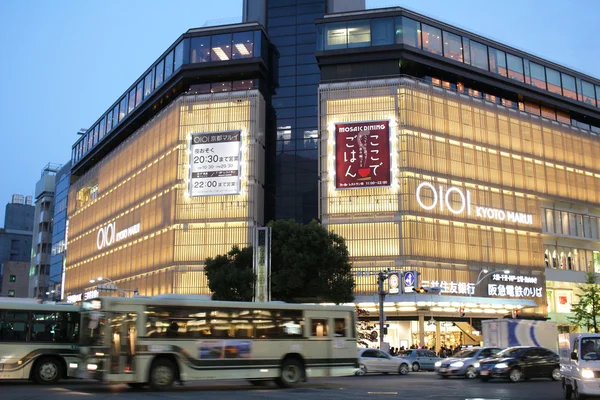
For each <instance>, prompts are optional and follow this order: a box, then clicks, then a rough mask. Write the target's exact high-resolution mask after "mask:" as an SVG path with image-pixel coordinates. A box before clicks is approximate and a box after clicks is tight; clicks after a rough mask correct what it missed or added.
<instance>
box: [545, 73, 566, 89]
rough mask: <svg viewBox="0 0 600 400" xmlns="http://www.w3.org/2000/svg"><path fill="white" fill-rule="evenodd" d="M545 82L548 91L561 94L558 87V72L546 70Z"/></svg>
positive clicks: (559, 86)
mask: <svg viewBox="0 0 600 400" xmlns="http://www.w3.org/2000/svg"><path fill="white" fill-rule="evenodd" d="M546 81H547V83H548V91H550V92H552V93H558V94H562V89H561V85H560V72H558V71H555V70H553V69H550V68H546Z"/></svg>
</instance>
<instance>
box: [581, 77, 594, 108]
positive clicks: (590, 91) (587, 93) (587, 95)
mask: <svg viewBox="0 0 600 400" xmlns="http://www.w3.org/2000/svg"><path fill="white" fill-rule="evenodd" d="M581 93H582V95H583V102H584V103H586V104H589V105H592V106H595V105H596V98H595V96H594V85H592V84H591V83H589V82H586V81H581Z"/></svg>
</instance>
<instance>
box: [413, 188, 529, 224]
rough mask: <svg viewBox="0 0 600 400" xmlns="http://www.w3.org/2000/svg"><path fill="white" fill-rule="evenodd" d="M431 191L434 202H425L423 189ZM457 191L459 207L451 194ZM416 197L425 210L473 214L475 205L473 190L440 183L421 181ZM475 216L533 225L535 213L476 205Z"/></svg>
mask: <svg viewBox="0 0 600 400" xmlns="http://www.w3.org/2000/svg"><path fill="white" fill-rule="evenodd" d="M424 190H425V191H429V193H430V194H431V198H432V199H433V200H432V203H431V204H430V205H427V204H425V203H424V202H423V199H422V196H423V191H424ZM453 193H455V194H456V195H457V196H458V197H459V198H460V201H459V205H460V206H459V207H456V206H455V205H454V204H453V202H452V201H451V197H450V196H451V195H452V194H453ZM416 198H417V203H419V206H421V208H423V209H425V210H428V211H429V210H433V209H435V208H436V207H439V210H440V211H444V209H448V211H450V212H451V213H452V214H455V215H459V214H463V213H465V212H466V214H467V215H471V213H472V211H473V207H472V206H471V192H470V191H469V190H467V189H463V188H458V187H456V186H451V187H449V188H448V189H444V186H442V185H439V187H438V188H437V189H436V187H435V186H433V184H431V183H430V182H421V184H420V185H419V186H417V190H416ZM475 216H476V217H478V218H483V219H491V220H496V221H501V222H503V221H508V222H513V223H520V224H525V225H533V215H531V214H525V213H520V212H515V211H508V210H502V209H498V208H491V207H480V206H475Z"/></svg>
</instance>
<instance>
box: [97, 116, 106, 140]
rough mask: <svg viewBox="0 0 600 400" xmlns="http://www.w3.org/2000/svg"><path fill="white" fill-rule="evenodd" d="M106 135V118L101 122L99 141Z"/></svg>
mask: <svg viewBox="0 0 600 400" xmlns="http://www.w3.org/2000/svg"><path fill="white" fill-rule="evenodd" d="M105 134H106V117H104V118H102V119H101V120H100V137H99V138H98V139H102V138H103V137H104V135H105Z"/></svg>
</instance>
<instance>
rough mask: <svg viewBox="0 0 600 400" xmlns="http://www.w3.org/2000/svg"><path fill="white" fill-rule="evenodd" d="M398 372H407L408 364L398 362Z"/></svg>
mask: <svg viewBox="0 0 600 400" xmlns="http://www.w3.org/2000/svg"><path fill="white" fill-rule="evenodd" d="M398 373H399V374H400V375H406V374H408V364H400V366H399V367H398Z"/></svg>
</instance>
